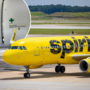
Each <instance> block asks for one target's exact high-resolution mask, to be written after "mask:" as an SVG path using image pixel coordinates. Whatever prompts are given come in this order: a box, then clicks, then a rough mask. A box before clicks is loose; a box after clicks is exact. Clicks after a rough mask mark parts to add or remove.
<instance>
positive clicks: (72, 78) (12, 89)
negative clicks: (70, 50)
mask: <svg viewBox="0 0 90 90" xmlns="http://www.w3.org/2000/svg"><path fill="white" fill-rule="evenodd" d="M44 36H46V37H47V36H60V35H42V34H40V35H36V34H33V35H28V37H44ZM67 36H68V35H67ZM1 54H2V53H1ZM55 66H56V65H45V66H43V67H41V68H39V69H33V70H30V73H31V78H29V79H25V78H24V77H23V74H24V73H25V72H26V70H25V68H24V67H23V66H13V65H9V64H6V63H5V62H3V60H2V58H0V90H90V73H82V72H81V71H80V69H79V65H63V66H65V67H66V72H65V73H64V74H61V73H55Z"/></svg>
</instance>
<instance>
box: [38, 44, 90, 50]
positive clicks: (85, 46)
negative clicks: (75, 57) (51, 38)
mask: <svg viewBox="0 0 90 90" xmlns="http://www.w3.org/2000/svg"><path fill="white" fill-rule="evenodd" d="M87 46H88V47H90V45H79V47H87ZM70 47H74V45H70V46H66V45H64V46H62V48H70ZM75 47H76V48H77V47H78V45H75ZM37 48H38V47H37ZM50 48H61V46H48V47H47V46H46V47H41V49H50Z"/></svg>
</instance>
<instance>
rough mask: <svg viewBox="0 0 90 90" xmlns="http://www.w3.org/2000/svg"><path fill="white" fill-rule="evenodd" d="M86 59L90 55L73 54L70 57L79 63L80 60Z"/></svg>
mask: <svg viewBox="0 0 90 90" xmlns="http://www.w3.org/2000/svg"><path fill="white" fill-rule="evenodd" d="M88 57H90V54H74V55H72V58H73V59H74V60H77V61H80V60H82V59H85V58H88Z"/></svg>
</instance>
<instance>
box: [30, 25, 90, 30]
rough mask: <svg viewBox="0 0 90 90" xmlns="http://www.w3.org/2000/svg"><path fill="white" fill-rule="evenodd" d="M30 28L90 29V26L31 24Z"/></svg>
mask: <svg viewBox="0 0 90 90" xmlns="http://www.w3.org/2000/svg"><path fill="white" fill-rule="evenodd" d="M31 29H81V30H82V29H90V26H61V25H31Z"/></svg>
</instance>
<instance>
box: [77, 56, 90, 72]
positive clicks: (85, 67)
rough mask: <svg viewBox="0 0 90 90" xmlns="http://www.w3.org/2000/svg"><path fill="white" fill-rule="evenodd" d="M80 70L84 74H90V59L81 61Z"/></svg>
mask: <svg viewBox="0 0 90 90" xmlns="http://www.w3.org/2000/svg"><path fill="white" fill-rule="evenodd" d="M79 68H80V69H81V71H83V72H90V58H87V59H83V60H81V61H80V63H79Z"/></svg>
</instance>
